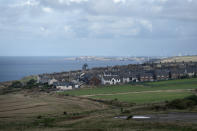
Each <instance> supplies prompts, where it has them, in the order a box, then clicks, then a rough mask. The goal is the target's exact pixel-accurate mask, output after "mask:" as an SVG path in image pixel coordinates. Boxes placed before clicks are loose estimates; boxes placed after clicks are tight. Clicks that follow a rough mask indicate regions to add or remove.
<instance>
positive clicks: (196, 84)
mask: <svg viewBox="0 0 197 131" xmlns="http://www.w3.org/2000/svg"><path fill="white" fill-rule="evenodd" d="M175 89H197V78H194V79H183V80H169V81H159V82H147V83H141V84H138V85H116V86H103V87H97V88H88V89H87V88H86V89H79V90H72V91H66V92H63V93H65V94H69V95H74V96H82V95H94V94H112V93H124V92H125V93H127V92H136V91H137V92H138V91H139V92H140V91H156V90H175Z"/></svg>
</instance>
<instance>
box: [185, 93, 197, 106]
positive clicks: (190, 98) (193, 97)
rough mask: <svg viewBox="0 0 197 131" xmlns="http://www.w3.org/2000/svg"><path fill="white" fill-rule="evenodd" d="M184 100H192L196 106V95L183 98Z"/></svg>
mask: <svg viewBox="0 0 197 131" xmlns="http://www.w3.org/2000/svg"><path fill="white" fill-rule="evenodd" d="M185 99H186V100H192V101H194V102H195V104H196V105H197V96H196V95H192V96H188V97H186V98H185Z"/></svg>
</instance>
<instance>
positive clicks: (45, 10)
mask: <svg viewBox="0 0 197 131" xmlns="http://www.w3.org/2000/svg"><path fill="white" fill-rule="evenodd" d="M42 10H43V11H44V12H46V13H51V12H53V9H52V8H49V7H42Z"/></svg>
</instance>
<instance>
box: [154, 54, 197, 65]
mask: <svg viewBox="0 0 197 131" xmlns="http://www.w3.org/2000/svg"><path fill="white" fill-rule="evenodd" d="M160 61H161V62H162V63H166V62H175V61H176V62H183V61H184V62H190V61H192V62H197V56H176V57H170V58H165V59H161V60H159V61H157V62H160Z"/></svg>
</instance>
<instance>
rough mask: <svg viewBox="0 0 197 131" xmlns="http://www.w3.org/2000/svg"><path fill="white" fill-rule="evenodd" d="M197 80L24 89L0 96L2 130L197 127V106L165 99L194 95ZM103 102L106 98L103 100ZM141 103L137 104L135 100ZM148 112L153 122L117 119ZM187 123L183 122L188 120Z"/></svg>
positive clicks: (173, 130)
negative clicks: (61, 89)
mask: <svg viewBox="0 0 197 131" xmlns="http://www.w3.org/2000/svg"><path fill="white" fill-rule="evenodd" d="M196 86H197V79H184V80H171V81H160V82H148V83H140V84H137V85H136V84H135V85H133V84H130V85H129V84H127V85H117V86H109V87H98V88H91V89H87V88H84V89H80V90H73V91H69V92H63V93H57V92H48V93H47V92H40V91H38V90H36V89H31V90H30V89H23V90H19V91H16V92H10V93H7V94H2V95H0V105H1V107H0V130H2V131H4V130H11V131H15V130H20V131H21V130H30V131H43V130H44V131H48V130H49V131H50V130H51V131H63V130H69V131H71V130H74V131H75V130H80V131H83V130H84V131H87V130H88V131H92V130H93V131H94V130H96V131H106V130H107V131H114V130H116V131H122V130H132V131H138V130H144V131H146V130H151V131H158V130H161V131H195V130H197V125H196V122H197V107H196V105H195V103H192V102H191V101H188V100H186V102H189V105H191V104H193V105H192V106H191V107H189V108H188V106H187V105H186V106H185V105H184V103H183V105H182V103H181V107H182V106H185V107H184V108H183V109H174V108H171V107H170V106H169V107H167V105H166V104H165V102H164V101H172V100H174V99H177V98H178V99H182V98H186V97H188V96H191V95H192V94H195V90H194V89H196ZM99 100H101V101H99ZM132 103H136V104H132ZM144 114H146V115H149V116H151V117H152V118H151V119H150V120H132V119H131V120H124V119H115V118H114V117H115V116H121V115H126V116H129V115H144ZM183 123H184V124H183Z"/></svg>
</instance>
